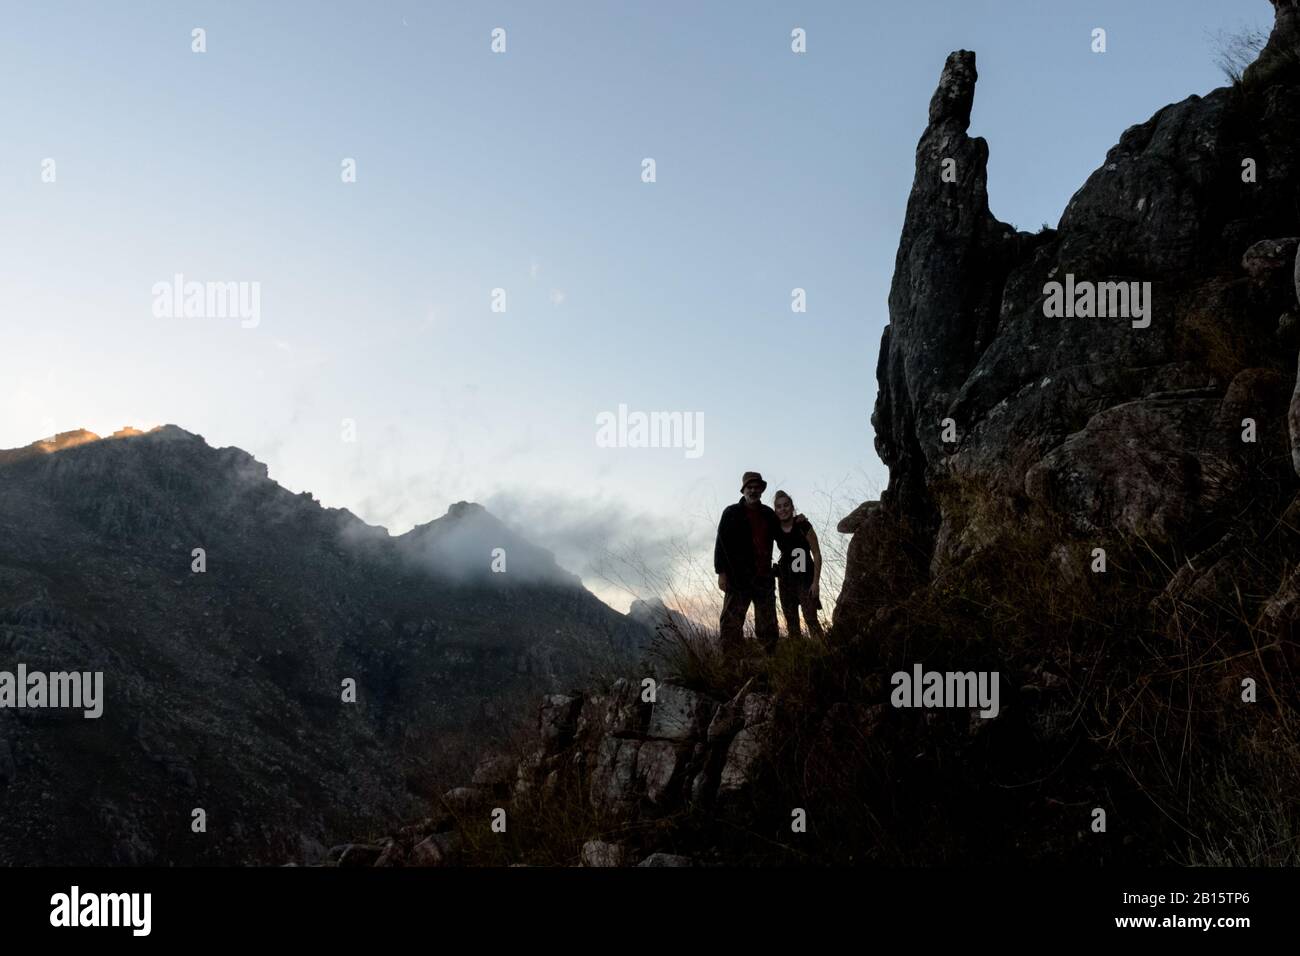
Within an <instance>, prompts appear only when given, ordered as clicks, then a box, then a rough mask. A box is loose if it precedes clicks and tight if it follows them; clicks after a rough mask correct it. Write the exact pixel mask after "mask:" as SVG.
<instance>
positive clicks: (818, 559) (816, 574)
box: [807, 527, 822, 594]
mask: <svg viewBox="0 0 1300 956" xmlns="http://www.w3.org/2000/svg"><path fill="white" fill-rule="evenodd" d="M807 538H808V550H809V551H811V552H812V562H813V579H812V590H813V593H814V594H816V593H817V591H818V590H820V589H821V583H822V548H821V545H820V544H818V543H817V532H816V531H814V530H813V529H812V528H811V527H810V528H809V529H808V534H807Z"/></svg>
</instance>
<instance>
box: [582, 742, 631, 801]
mask: <svg viewBox="0 0 1300 956" xmlns="http://www.w3.org/2000/svg"><path fill="white" fill-rule="evenodd" d="M640 749H641V741H640V740H633V739H629V738H625V737H606V738H604V739H603V740H601V742H600V746H599V748H598V750H597V752H596V768H595V770H594V771H593V772H592V775H591V805H592V807H593V808H594V809H595V810H596V811H597V812H600V813H612V814H623V813H627V812H628V811H630V810H631V809H632V808H633V807H634V806H635V805H636V800H637V792H636V782H637V772H636V767H637V759H636V758H637V751H639V750H640Z"/></svg>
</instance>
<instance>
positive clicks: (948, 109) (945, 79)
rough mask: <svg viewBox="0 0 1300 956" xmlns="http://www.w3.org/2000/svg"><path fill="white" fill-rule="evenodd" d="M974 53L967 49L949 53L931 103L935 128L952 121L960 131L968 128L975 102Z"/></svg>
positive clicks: (931, 122) (975, 75) (975, 73)
mask: <svg viewBox="0 0 1300 956" xmlns="http://www.w3.org/2000/svg"><path fill="white" fill-rule="evenodd" d="M978 79H979V73H978V72H977V71H976V69H975V54H974V53H972V52H971V51H970V50H957V51H955V52H953V53H949V54H948V61H947V62H946V63H945V64H944V66H943V75H942V76H940V77H939V88H938V89H936V90H935V91H934V97H933V98H932V99H931V100H930V125H932V126H937V125H938V124H940V123H943V122H945V121H952V122H953V123H954V124H955V125H957V126H958V127H959V128H960V130H961V131H962V132H965V131H966V130H967V128H969V126H970V111H971V107H972V106H973V105H974V103H975V81H976V80H978Z"/></svg>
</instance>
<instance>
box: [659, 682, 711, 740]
mask: <svg viewBox="0 0 1300 956" xmlns="http://www.w3.org/2000/svg"><path fill="white" fill-rule="evenodd" d="M717 709H718V702H717V701H715V700H712V699H710V698H708V697H705V696H704V695H703V694H699V693H696V692H695V691H693V690H689V689H687V688H685V687H682V686H680V685H678V684H672V683H663V684H660V685H659V687H658V690H657V693H656V700H655V703H654V704H653V705H652V706H651V708H650V726H649V729H648V731H647V736H650V737H658V738H661V739H664V740H677V741H683V740H698V739H702V738H703V737H704V735H705V732H706V730H707V728H708V726H709V721H710V720H712V719H713V715H714V713H715V712H716V711H717Z"/></svg>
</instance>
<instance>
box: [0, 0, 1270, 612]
mask: <svg viewBox="0 0 1300 956" xmlns="http://www.w3.org/2000/svg"><path fill="white" fill-rule="evenodd" d="M1229 7H1230V8H1229ZM1270 21H1271V8H1270V6H1269V4H1268V3H1267V2H1266V0H1254V2H1249V3H1243V4H1233V5H1225V4H1222V3H1215V2H1211V0H1179V2H1174V0H1146V2H1143V3H1141V4H1135V3H1132V2H1131V0H1096V2H1092V3H1089V4H1086V5H1078V4H1068V3H1063V2H1046V3H1045V2H1043V0H998V2H992V0H986V2H979V0H942V2H941V0H908V2H906V3H893V4H886V3H862V2H849V0H844V2H834V3H828V2H824V0H815V2H814V0H806V2H795V0H790V2H779V0H770V2H745V3H743V4H742V3H740V2H714V3H708V4H699V3H687V2H656V3H619V4H615V3H596V2H570V3H549V4H548V3H539V2H527V3H525V2H511V3H505V2H468V0H465V2H454V3H453V2H445V3H416V2H405V3H403V2H383V0H379V2H374V3H365V4H353V3H325V4H305V3H297V2H284V3H275V4H257V3H231V2H223V3H220V4H218V3H199V2H177V3H161V2H158V3H155V2H138V3H130V4H121V5H108V4H96V3H89V2H84V3H83V2H63V3H61V2H43V3H34V2H8V3H6V4H5V5H4V7H3V14H2V20H0V78H2V79H3V82H4V86H5V89H6V91H7V94H6V96H5V97H4V98H3V101H0V129H3V130H4V132H5V140H4V144H3V147H0V197H2V198H3V208H4V210H5V213H6V215H5V219H4V228H3V229H0V316H3V319H2V321H3V328H2V329H0V343H2V346H3V355H4V361H3V364H2V365H0V367H2V368H3V369H4V372H3V376H2V377H0V448H7V447H14V446H18V445H25V444H27V443H29V442H31V441H34V440H36V439H38V438H40V437H43V436H45V435H48V434H51V433H52V432H54V431H66V430H70V429H74V428H78V427H85V428H88V429H90V430H92V431H95V432H98V433H99V434H102V435H107V434H109V433H111V432H112V431H114V430H115V429H117V428H119V427H121V426H123V425H126V424H130V425H135V426H138V427H150V426H153V425H158V424H162V423H168V422H170V423H175V424H178V425H180V426H182V427H184V428H186V429H188V430H190V431H193V432H197V433H199V434H202V435H203V436H204V437H205V438H206V439H207V440H208V442H209V443H210V444H212V445H214V446H223V445H237V446H239V447H241V448H244V449H246V450H247V451H249V452H250V453H252V454H253V455H255V456H256V457H257V458H258V459H259V460H261V461H264V462H266V463H267V464H268V466H269V468H270V473H271V476H272V477H273V478H275V479H276V480H277V481H279V482H280V483H281V484H283V485H285V486H286V487H288V488H289V489H291V490H293V491H295V492H300V491H310V492H311V493H312V494H314V495H315V496H316V497H317V498H319V499H320V500H321V502H322V503H323V504H325V505H327V506H331V507H344V508H348V509H350V510H351V511H353V512H354V513H356V514H357V515H359V516H360V517H361V518H363V519H365V520H366V521H369V522H371V523H373V524H380V525H383V526H385V527H387V528H388V529H389V530H390V531H392V532H394V533H400V532H403V531H405V530H407V529H409V528H410V527H412V526H413V525H415V524H419V523H423V522H425V521H429V520H431V519H433V518H435V517H438V516H440V515H442V514H443V513H445V511H446V509H447V507H448V505H450V504H451V503H452V502H455V501H458V500H461V499H468V500H476V501H480V502H483V503H485V504H486V505H488V507H490V508H492V509H493V510H494V511H495V512H496V513H497V514H499V515H500V516H501V517H503V518H504V519H506V520H507V521H509V522H510V523H511V524H513V525H514V526H515V527H516V528H517V529H518V530H519V531H520V532H522V533H523V534H525V535H526V536H528V537H530V538H532V539H533V540H534V541H536V542H537V543H538V544H541V545H543V546H545V547H549V548H551V549H552V550H553V551H555V552H556V553H557V556H558V558H559V560H560V561H561V563H562V564H564V565H565V566H566V567H569V568H570V569H571V570H574V571H576V572H578V573H580V574H582V575H583V577H584V580H585V581H586V583H587V585H588V586H589V587H591V588H592V589H593V590H595V591H596V592H597V593H598V594H601V596H602V597H605V598H606V599H607V600H609V601H610V602H611V603H613V604H615V606H619V607H626V604H627V601H628V596H627V595H626V594H623V593H621V592H620V591H619V590H618V589H617V588H616V587H614V586H612V585H611V584H610V583H609V582H608V581H605V580H602V579H601V574H600V572H599V571H598V569H597V566H598V564H600V563H601V561H600V560H599V556H600V553H601V552H604V551H606V550H609V551H613V552H616V553H623V552H626V551H632V552H635V553H637V554H639V555H641V557H642V558H643V559H644V560H645V561H646V562H648V563H649V564H651V565H653V566H654V567H656V568H664V569H665V570H664V571H663V572H661V573H662V574H663V575H664V576H665V577H669V576H671V572H670V571H669V570H667V569H668V568H669V567H670V566H671V565H673V563H674V562H676V561H677V560H678V559H679V557H680V555H681V553H682V549H683V548H684V549H685V552H686V553H689V554H691V555H693V556H694V557H695V558H697V559H698V561H699V562H700V563H701V564H703V565H706V566H707V565H709V564H710V563H711V558H710V554H709V552H710V550H711V545H712V536H713V532H714V528H715V527H716V520H717V512H718V510H719V509H720V508H721V507H722V506H723V505H725V504H727V503H729V502H731V501H734V500H736V498H738V497H739V480H740V475H741V473H742V472H743V471H745V470H748V469H757V470H760V471H762V472H763V473H764V475H765V476H766V477H767V479H768V481H769V483H770V485H769V489H768V496H767V498H766V499H765V500H768V501H770V498H771V493H772V492H773V491H774V490H775V489H776V488H777V487H784V488H786V489H787V490H789V491H790V492H791V493H792V494H793V495H794V497H795V499H796V502H797V503H798V505H799V506H800V508H801V509H802V510H804V511H807V512H808V513H809V514H810V515H811V516H813V517H814V518H815V519H817V520H818V522H819V525H820V530H821V534H822V536H823V539H826V538H828V537H830V536H836V532H835V531H834V527H833V525H834V521H835V520H836V519H838V518H839V517H840V516H842V514H843V513H845V512H846V511H847V510H849V509H851V508H852V507H853V506H854V505H856V504H857V503H858V502H859V501H861V500H864V499H866V498H868V497H874V496H875V495H876V494H877V493H878V491H879V489H880V488H881V487H882V486H883V484H884V483H885V480H886V477H887V476H886V474H885V471H884V469H883V467H882V465H881V464H880V462H879V460H878V459H877V457H876V455H875V452H874V449H873V447H872V433H871V427H870V421H869V419H870V414H871V408H872V404H873V402H874V399H875V392H876V383H875V365H876V353H877V348H878V345H879V340H880V333H881V330H882V329H883V328H884V325H885V323H886V322H887V319H888V314H887V305H886V298H887V294H888V289H889V282H890V278H891V274H892V271H893V265H894V255H895V252H896V249H897V244H898V235H899V230H900V228H901V225H902V219H903V213H904V209H905V206H906V202H907V198H908V192H909V190H910V187H911V183H912V176H913V155H914V151H915V146H916V141H917V139H918V137H919V136H920V134H921V132H922V130H923V129H924V126H925V122H926V110H927V106H928V103H929V100H930V96H931V94H932V93H933V92H934V88H935V85H936V83H937V81H938V78H939V73H940V70H941V68H942V66H943V62H944V58H945V57H946V55H947V54H948V53H949V52H950V51H951V50H954V49H959V48H965V49H972V50H975V51H976V53H977V55H978V68H979V72H980V82H979V86H978V88H977V92H976V99H975V110H974V116H973V122H972V129H971V132H972V134H973V135H980V136H984V137H986V138H987V139H988V141H989V146H990V153H991V159H990V171H989V190H990V196H991V203H992V207H993V212H994V214H995V215H997V216H998V217H999V218H1001V219H1003V220H1006V221H1008V222H1011V223H1013V224H1014V225H1016V226H1018V227H1020V228H1022V229H1030V230H1036V229H1037V228H1038V227H1039V226H1041V225H1042V224H1044V223H1048V224H1051V225H1055V224H1056V222H1057V221H1058V219H1059V218H1060V215H1061V212H1062V211H1063V209H1064V208H1065V205H1066V203H1067V202H1068V200H1069V198H1070V196H1071V195H1072V194H1073V193H1074V191H1075V190H1077V189H1078V188H1079V187H1080V186H1081V185H1082V184H1083V182H1084V180H1085V179H1086V178H1087V176H1088V175H1089V173H1091V172H1092V170H1093V169H1095V168H1096V167H1098V166H1099V165H1100V164H1101V162H1102V160H1103V158H1104V156H1105V153H1106V150H1107V149H1108V148H1109V147H1110V146H1112V145H1113V144H1114V143H1115V142H1116V141H1117V140H1118V139H1119V136H1120V134H1121V133H1122V132H1123V130H1124V129H1125V128H1127V127H1129V126H1131V125H1133V124H1135V123H1140V122H1143V121H1145V120H1146V119H1147V118H1149V117H1150V116H1151V114H1152V113H1154V112H1155V111H1156V110H1158V109H1159V108H1160V107H1162V106H1164V105H1165V104H1167V103H1170V102H1176V101H1178V100H1181V99H1184V98H1186V97H1187V96H1189V95H1191V94H1204V93H1207V92H1209V91H1210V90H1211V89H1213V88H1215V87H1217V86H1220V85H1223V83H1224V80H1223V77H1222V75H1221V74H1220V72H1219V70H1218V68H1217V67H1216V65H1215V44H1214V40H1213V37H1214V34H1215V33H1216V32H1217V31H1221V30H1235V29H1239V28H1241V27H1244V26H1256V27H1258V26H1263V25H1267V24H1268V23H1269V22H1270ZM196 27H201V28H203V29H204V30H205V31H206V44H207V52H204V53H194V52H192V50H191V44H192V39H191V31H192V29H194V28H196ZM497 27H501V28H504V29H505V31H506V51H505V52H504V53H499V54H498V53H493V52H492V50H491V43H492V37H491V32H492V30H493V29H494V28H497ZM795 27H801V28H803V29H804V30H806V31H807V53H805V54H801V55H800V54H795V53H792V52H791V49H790V43H791V40H790V33H791V30H792V29H794V28H795ZM1095 27H1102V28H1104V29H1106V30H1107V43H1108V50H1107V52H1106V53H1104V54H1097V53H1093V52H1092V50H1091V43H1092V39H1091V34H1092V30H1093V29H1094V28H1095ZM646 157H650V158H653V159H654V160H655V162H656V166H657V168H656V174H657V181H656V182H654V183H645V182H642V160H643V159H644V158H646ZM345 158H352V159H355V161H356V169H357V176H356V182H354V183H344V182H342V181H341V176H340V173H341V163H342V162H343V160H344V159H345ZM47 159H52V160H53V161H54V167H53V168H54V171H55V180H54V181H53V182H44V181H43V179H42V173H43V170H44V169H45V168H46V166H45V165H43V164H44V163H45V161H46V160H47ZM177 273H179V274H182V275H183V276H185V278H186V279H187V280H197V281H234V282H250V283H251V282H257V283H259V290H260V321H259V322H258V324H257V325H256V327H253V328H244V327H241V323H240V321H239V319H238V318H216V317H206V318H193V317H192V318H184V317H176V318H160V317H158V316H156V315H155V314H154V309H153V304H154V298H153V293H152V290H153V288H154V286H155V284H156V283H158V282H160V281H165V282H170V281H171V280H172V277H173V276H174V275H176V274H177ZM796 287H799V288H803V289H805V290H806V294H807V312H806V313H803V314H796V313H792V312H791V308H790V302H791V290H792V289H794V288H796ZM494 288H504V289H505V290H506V295H507V299H506V301H507V309H506V311H505V312H504V313H494V312H493V311H491V309H490V296H491V291H492V290H493V289H494ZM620 404H624V405H626V406H628V408H629V409H630V410H633V411H644V412H651V411H680V412H684V413H689V414H697V413H698V414H699V415H701V416H702V419H703V433H702V446H701V451H702V454H700V455H698V457H694V456H688V455H687V454H686V453H685V450H684V449H680V448H679V449H653V448H601V447H598V446H597V443H596V441H595V436H596V418H597V416H598V415H599V414H600V413H602V412H616V411H617V409H618V407H619V405H620ZM344 420H352V421H354V422H355V429H356V441H355V442H347V441H344V440H343V433H344V428H345V426H344V424H343V423H344ZM629 573H631V572H630V571H629ZM633 576H635V575H633Z"/></svg>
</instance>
